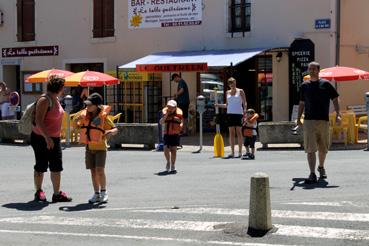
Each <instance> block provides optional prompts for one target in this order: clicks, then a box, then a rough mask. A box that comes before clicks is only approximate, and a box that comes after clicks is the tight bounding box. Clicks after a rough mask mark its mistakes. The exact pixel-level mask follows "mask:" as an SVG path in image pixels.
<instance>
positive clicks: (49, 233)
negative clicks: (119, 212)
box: [0, 230, 292, 246]
mask: <svg viewBox="0 0 369 246" xmlns="http://www.w3.org/2000/svg"><path fill="white" fill-rule="evenodd" d="M0 233H7V234H8V233H14V234H31V235H47V236H55V235H59V236H74V237H97V238H115V239H132V240H147V241H153V240H155V241H172V242H182V243H190V244H202V245H204V244H205V245H206V244H209V245H232V246H286V245H281V244H265V243H242V242H229V241H200V240H197V239H186V238H170V237H146V236H131V235H114V234H94V233H74V232H54V231H17V230H0ZM291 246H292V245H291Z"/></svg>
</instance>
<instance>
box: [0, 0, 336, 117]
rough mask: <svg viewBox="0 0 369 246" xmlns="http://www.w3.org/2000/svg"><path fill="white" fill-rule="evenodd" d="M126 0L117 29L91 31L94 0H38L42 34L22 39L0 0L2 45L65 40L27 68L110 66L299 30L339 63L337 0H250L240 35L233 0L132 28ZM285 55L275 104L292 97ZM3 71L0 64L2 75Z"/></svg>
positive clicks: (270, 41)
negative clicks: (327, 22) (190, 22)
mask: <svg viewBox="0 0 369 246" xmlns="http://www.w3.org/2000/svg"><path fill="white" fill-rule="evenodd" d="M128 2H129V1H115V37H111V38H103V39H93V38H92V25H93V21H92V20H93V8H92V7H93V6H92V3H93V1H92V0H79V1H75V0H63V1H59V0H37V1H36V40H35V41H33V42H16V31H17V30H16V4H15V1H0V10H2V11H3V12H4V17H5V23H4V25H3V26H1V27H0V48H4V47H24V46H43V45H59V48H60V51H59V56H49V57H31V58H19V59H20V60H21V63H22V64H21V71H36V70H44V69H48V68H51V67H56V68H65V67H66V64H68V63H80V62H101V63H104V69H105V70H106V71H107V70H114V69H115V66H116V65H121V64H125V63H128V62H130V61H132V60H135V59H137V58H139V57H142V56H145V55H147V54H150V53H153V52H159V51H176V50H203V49H206V50H212V49H236V48H256V47H271V48H272V47H288V46H289V45H290V44H291V42H292V41H293V40H294V38H297V37H305V38H311V39H312V40H313V42H314V43H315V48H316V60H318V61H320V63H321V64H322V66H323V67H324V66H332V65H334V60H335V31H334V28H335V0H324V1H321V0H309V1H306V0H278V1H271V0H252V13H251V15H252V17H251V31H250V32H249V33H246V34H245V37H242V35H239V36H240V37H235V38H231V36H230V35H229V33H228V32H227V29H228V4H226V3H228V0H204V2H203V17H202V19H203V23H202V25H199V26H186V27H167V28H151V29H137V30H131V29H129V28H128V12H127V11H128ZM323 18H331V21H332V28H331V29H325V30H315V28H314V21H315V19H323ZM235 36H237V35H235ZM286 62H287V61H283V62H282V63H281V64H284V65H285V67H283V68H282V67H281V64H279V65H278V66H277V67H276V68H275V69H276V70H277V71H276V72H277V73H278V74H279V75H278V76H282V77H281V78H278V77H276V75H275V76H274V78H275V81H278V82H276V83H278V85H277V84H276V83H274V85H275V86H276V87H277V88H283V90H279V89H278V90H276V91H277V94H276V97H278V98H276V97H274V102H275V103H277V105H276V108H275V110H277V111H279V110H280V109H279V108H281V107H282V105H283V107H285V104H286V102H284V101H282V102H281V100H282V99H279V98H280V97H283V98H286V97H288V86H287V85H288V73H287V74H286V72H284V73H282V72H281V71H280V70H282V69H284V70H286V69H288V66H287V63H286ZM187 76H189V78H186V77H187ZM3 77H4V76H3V75H2V66H0V79H2V78H3ZM184 77H185V79H186V81H187V82H188V83H189V84H190V87H191V88H190V90H191V92H192V91H193V93H191V96H192V99H193V98H194V97H195V96H196V93H195V92H196V87H195V86H196V83H195V81H196V76H195V75H184ZM164 78H165V76H164ZM193 81H194V82H193ZM165 83H166V81H165V80H164V81H163V84H165ZM280 83H283V85H280ZM192 84H193V86H192ZM286 86H287V87H286ZM165 90H166V89H165V88H164V89H163V95H165V94H166V91H165ZM283 92H285V94H284V95H283ZM281 93H282V94H281ZM280 103H282V104H280ZM278 104H280V105H281V106H278ZM274 115H275V116H277V115H282V116H283V117H282V116H281V117H282V118H285V117H286V115H285V113H284V112H283V113H282V114H279V112H275V113H274ZM287 118H288V117H287Z"/></svg>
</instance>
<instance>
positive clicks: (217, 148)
mask: <svg viewBox="0 0 369 246" xmlns="http://www.w3.org/2000/svg"><path fill="white" fill-rule="evenodd" d="M215 103H218V95H217V91H216V90H215ZM215 114H216V116H218V115H219V108H218V107H215ZM223 156H224V141H223V137H222V135H221V134H220V126H219V124H218V119H217V120H216V134H215V137H214V157H223Z"/></svg>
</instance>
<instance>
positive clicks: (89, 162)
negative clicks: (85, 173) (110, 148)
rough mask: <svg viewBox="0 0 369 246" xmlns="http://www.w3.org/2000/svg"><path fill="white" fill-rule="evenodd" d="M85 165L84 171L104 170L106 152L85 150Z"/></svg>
mask: <svg viewBox="0 0 369 246" xmlns="http://www.w3.org/2000/svg"><path fill="white" fill-rule="evenodd" d="M85 163H86V169H92V168H97V167H102V168H105V163H106V150H89V149H88V148H86V153H85Z"/></svg>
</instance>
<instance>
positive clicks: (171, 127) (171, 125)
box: [163, 107, 183, 135]
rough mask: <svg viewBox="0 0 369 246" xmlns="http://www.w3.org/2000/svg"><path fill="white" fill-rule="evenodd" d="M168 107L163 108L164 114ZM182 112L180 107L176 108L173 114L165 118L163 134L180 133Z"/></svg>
mask: <svg viewBox="0 0 369 246" xmlns="http://www.w3.org/2000/svg"><path fill="white" fill-rule="evenodd" d="M167 111H168V108H167V107H165V108H163V114H166V113H167ZM182 119H183V112H182V110H181V109H180V108H176V112H175V113H174V114H173V115H169V116H168V117H167V119H166V120H165V127H164V134H167V135H176V134H180V133H181V130H182V127H181V123H182Z"/></svg>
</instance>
